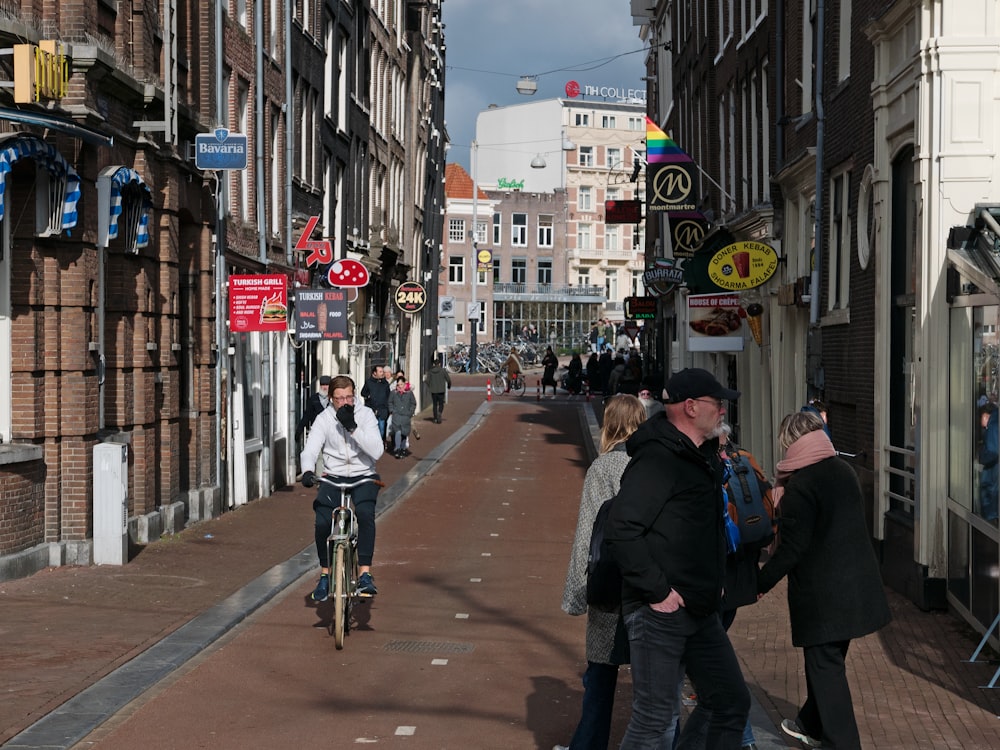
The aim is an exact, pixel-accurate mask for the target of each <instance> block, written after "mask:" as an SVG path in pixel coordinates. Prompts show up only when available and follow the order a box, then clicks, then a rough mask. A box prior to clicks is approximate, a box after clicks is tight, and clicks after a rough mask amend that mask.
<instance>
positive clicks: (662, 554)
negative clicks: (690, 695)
mask: <svg viewBox="0 0 1000 750" xmlns="http://www.w3.org/2000/svg"><path fill="white" fill-rule="evenodd" d="M667 395H668V402H667V406H666V414H665V415H662V416H661V415H654V416H653V418H652V419H649V420H647V421H645V422H644V423H643V424H642V426H641V427H639V429H637V430H636V431H635V432H634V433H633V434H632V436H631V437H630V438H629V440H628V442H627V443H626V448H627V450H628V453H629V456H631V461H630V462H629V465H628V468H627V469H626V470H625V473H624V474H623V476H622V481H621V490H620V491H619V493H618V495H617V497H616V499H615V502H614V503H613V504H612V506H611V513H610V515H609V517H608V521H607V525H606V526H605V540H606V542H607V543H608V549H609V551H610V555H611V557H612V559H613V560H614V561H615V562H616V563H617V564H618V567H619V569H620V570H621V573H622V578H623V583H622V613H623V615H624V618H625V625H626V627H627V629H628V636H629V649H630V652H631V662H632V696H633V697H632V717H631V719H630V720H629V724H628V728H627V730H626V732H625V736H624V738H623V739H622V744H621V747H622V748H623V750H624V749H627V750H641V749H642V748H649V749H650V750H652V749H654V748H662V747H670V745H671V742H672V741H673V735H674V731H675V723H676V720H677V716H678V713H679V710H680V705H679V701H678V689H677V686H678V685H679V684H680V683H681V679H682V678H683V674H684V670H685V669H686V670H687V673H688V675H689V676H690V677H691V680H692V681H693V682H694V683H695V684H696V685H697V690H698V705H697V706H696V707H695V708H694V713H699V714H703V717H702V718H703V719H704V721H705V722H707V724H708V728H707V730H706V732H705V740H704V743H705V744H699V743H697V741H695V738H694V737H690V738H689V734H688V730H687V727H686V726H685V729H684V731H683V732H682V733H681V738H680V744H681V746H682V747H683V746H685V744H686V742H687V741H689V740H690V741H695V744H697V746H700V747H710V748H718V749H720V750H738V749H739V747H740V741H741V739H742V736H743V728H744V726H745V724H746V720H747V716H748V714H749V712H750V693H749V691H748V690H747V687H746V684H745V683H744V681H743V674H742V672H741V671H740V666H739V662H738V661H737V659H736V654H735V653H734V652H733V647H732V645H731V644H730V642H729V638H728V636H727V635H726V631H725V630H724V629H723V627H722V621H721V619H720V618H719V610H720V607H721V603H722V587H723V571H724V567H725V559H726V537H725V530H724V525H723V520H722V519H723V515H722V514H723V512H724V504H723V497H722V489H721V479H722V464H721V462H720V460H719V441H718V439H717V436H718V432H719V429H720V425H721V422H722V418H723V416H724V415H725V412H726V410H725V405H724V402H725V401H727V400H734V399H736V398H737V397H738V396H739V392H738V391H732V390H729V389H727V388H724V387H723V386H722V385H721V384H720V383H719V381H717V380H716V379H715V377H714V376H713V375H712V374H711V373H710V372H708V371H706V370H701V369H687V370H681V371H680V372H677V373H675V374H674V375H673V376H672V377H671V378H670V380H669V381H668V382H667ZM688 723H689V724H690V720H689V722H688ZM695 744H692V746H695Z"/></svg>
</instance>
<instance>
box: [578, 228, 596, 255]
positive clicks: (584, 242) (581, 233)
mask: <svg viewBox="0 0 1000 750" xmlns="http://www.w3.org/2000/svg"><path fill="white" fill-rule="evenodd" d="M576 246H577V248H579V249H580V250H590V249H592V248H593V247H594V229H593V227H592V226H591V225H590V224H577V225H576Z"/></svg>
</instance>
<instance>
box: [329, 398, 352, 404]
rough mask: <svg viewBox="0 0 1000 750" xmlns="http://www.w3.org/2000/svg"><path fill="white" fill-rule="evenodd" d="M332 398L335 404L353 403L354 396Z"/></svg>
mask: <svg viewBox="0 0 1000 750" xmlns="http://www.w3.org/2000/svg"><path fill="white" fill-rule="evenodd" d="M331 400H332V401H333V403H335V404H353V403H354V396H334V397H333V398H332V399H331Z"/></svg>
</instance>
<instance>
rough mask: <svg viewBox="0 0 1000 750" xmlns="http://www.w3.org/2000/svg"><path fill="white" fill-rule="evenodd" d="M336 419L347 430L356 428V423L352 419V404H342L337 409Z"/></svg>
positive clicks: (351, 430)
mask: <svg viewBox="0 0 1000 750" xmlns="http://www.w3.org/2000/svg"><path fill="white" fill-rule="evenodd" d="M337 421H338V422H340V423H341V424H342V425H344V429H345V430H347V431H348V432H354V431H355V430H356V429H358V423H357V422H355V421H354V404H344V405H343V406H341V407H340V408H339V409H337Z"/></svg>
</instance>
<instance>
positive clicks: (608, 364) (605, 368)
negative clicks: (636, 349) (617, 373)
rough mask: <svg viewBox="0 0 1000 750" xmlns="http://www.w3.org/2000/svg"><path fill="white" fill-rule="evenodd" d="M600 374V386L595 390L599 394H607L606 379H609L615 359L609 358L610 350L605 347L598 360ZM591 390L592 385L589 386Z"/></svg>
mask: <svg viewBox="0 0 1000 750" xmlns="http://www.w3.org/2000/svg"><path fill="white" fill-rule="evenodd" d="M598 364H599V365H600V372H601V382H600V385H598V386H596V388H597V390H599V391H600V392H601V393H604V394H607V393H608V378H610V377H611V370H612V369H614V366H615V358H614V357H613V356H611V349H610V347H608V346H607V345H605V347H604V351H603V352H601V358H600V359H599V360H598ZM591 387H592V388H593V387H594V386H593V384H591Z"/></svg>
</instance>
